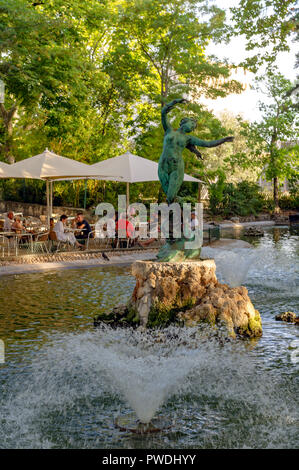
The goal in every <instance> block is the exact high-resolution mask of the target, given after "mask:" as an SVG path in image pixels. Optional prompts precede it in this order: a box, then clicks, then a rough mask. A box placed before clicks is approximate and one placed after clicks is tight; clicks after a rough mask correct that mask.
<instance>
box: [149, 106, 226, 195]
mask: <svg viewBox="0 0 299 470" xmlns="http://www.w3.org/2000/svg"><path fill="white" fill-rule="evenodd" d="M186 102H187V101H186V100H185V99H183V98H179V99H175V100H173V101H171V102H170V103H168V104H166V105H165V106H164V107H163V108H162V125H163V128H164V131H165V134H164V143H163V152H162V155H161V157H160V160H159V168H158V175H159V180H160V182H161V185H162V189H163V191H164V193H165V194H166V198H167V202H168V204H171V203H172V202H173V201H174V200H175V198H176V196H177V194H178V192H179V189H180V187H181V185H182V183H183V181H184V172H185V165H184V160H183V157H182V153H183V150H184V148H187V149H189V150H190V151H191V152H193V153H195V154H196V156H197V157H201V155H200V153H199V152H198V150H197V149H196V146H198V147H217V146H218V145H221V144H224V143H225V142H232V141H233V137H224V139H219V140H211V141H205V140H201V139H199V138H198V137H194V136H192V135H188V134H189V133H190V132H192V131H194V129H195V128H196V121H195V119H193V118H189V117H186V118H183V119H182V120H181V122H180V127H179V129H177V130H174V129H172V127H171V125H170V123H169V120H168V117H167V114H168V113H169V111H170V110H171V109H172V108H173V107H174V106H175V105H176V104H178V103H186Z"/></svg>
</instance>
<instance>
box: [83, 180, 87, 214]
mask: <svg viewBox="0 0 299 470" xmlns="http://www.w3.org/2000/svg"><path fill="white" fill-rule="evenodd" d="M86 200H87V180H85V186H84V203H83V208H84V210H85V209H86Z"/></svg>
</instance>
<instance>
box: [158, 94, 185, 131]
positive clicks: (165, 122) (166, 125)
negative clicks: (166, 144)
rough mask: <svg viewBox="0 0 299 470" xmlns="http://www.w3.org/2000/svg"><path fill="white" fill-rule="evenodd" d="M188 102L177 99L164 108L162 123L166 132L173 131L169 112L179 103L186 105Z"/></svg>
mask: <svg viewBox="0 0 299 470" xmlns="http://www.w3.org/2000/svg"><path fill="white" fill-rule="evenodd" d="M186 102H187V101H186V100H185V99H184V98H177V99H175V100H173V101H171V102H170V103H167V104H165V105H164V106H163V108H162V111H161V121H162V126H163V129H164V131H165V132H167V131H170V130H171V129H172V127H171V125H170V122H169V119H168V116H167V114H168V113H169V111H171V110H172V108H174V106H175V105H176V104H178V103H186Z"/></svg>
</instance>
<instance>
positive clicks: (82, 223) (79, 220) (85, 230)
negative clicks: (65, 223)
mask: <svg viewBox="0 0 299 470" xmlns="http://www.w3.org/2000/svg"><path fill="white" fill-rule="evenodd" d="M72 226H73V228H77V229H78V231H79V233H78V234H76V235H75V236H76V238H77V239H78V240H86V239H87V238H88V236H89V234H90V232H92V230H91V227H90V225H89V223H88V222H87V220H85V219H84V217H83V212H78V213H77V216H76V217H75V219H74V221H73V224H72ZM90 237H92V234H91V235H90Z"/></svg>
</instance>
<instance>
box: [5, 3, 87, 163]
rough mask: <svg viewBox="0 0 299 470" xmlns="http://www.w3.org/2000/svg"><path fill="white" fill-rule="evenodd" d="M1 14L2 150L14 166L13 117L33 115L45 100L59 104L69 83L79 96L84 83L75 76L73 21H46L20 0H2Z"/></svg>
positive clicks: (77, 57) (78, 64)
mask: <svg viewBox="0 0 299 470" xmlns="http://www.w3.org/2000/svg"><path fill="white" fill-rule="evenodd" d="M0 13H1V26H0V37H1V53H0V78H1V79H2V80H3V81H4V83H5V104H3V103H1V104H0V113H1V118H2V126H3V134H4V135H3V144H2V146H1V152H2V155H3V156H4V159H5V160H6V161H8V162H10V163H13V162H14V160H15V158H14V155H13V151H14V148H13V138H14V136H13V127H14V119H15V120H16V119H18V117H19V115H20V114H21V113H22V112H24V110H25V111H27V112H29V111H31V112H35V111H36V109H37V107H38V106H39V105H41V103H42V102H43V101H47V100H48V101H53V102H55V101H56V103H57V100H60V102H61V103H62V104H63V101H64V99H66V100H67V99H68V95H69V94H70V87H71V84H72V88H73V89H74V88H75V89H76V94H77V97H79V96H81V95H82V93H84V82H83V81H82V80H78V77H79V76H80V75H81V76H82V75H83V73H86V70H85V67H84V63H83V61H82V55H81V54H80V52H81V51H80V48H79V47H75V44H76V40H78V36H77V35H76V31H75V30H74V28H73V25H72V24H71V23H67V22H65V21H63V20H61V19H60V18H59V17H58V18H50V17H48V16H46V15H45V14H43V13H42V12H40V11H38V9H36V8H34V6H33V5H32V4H26V3H24V2H23V1H21V0H5V1H4V0H0ZM70 43H71V44H72V46H71V47H70ZM72 91H73V90H72ZM72 95H73V96H74V95H75V93H73V92H72Z"/></svg>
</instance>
